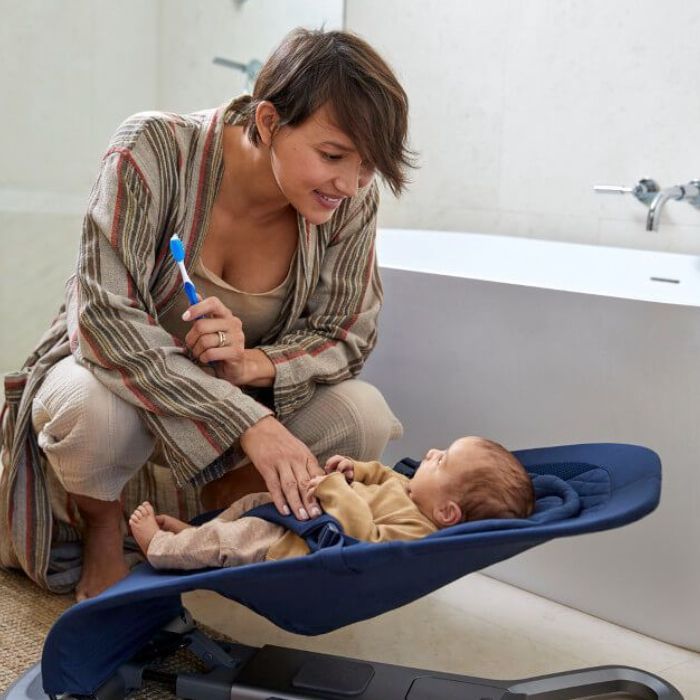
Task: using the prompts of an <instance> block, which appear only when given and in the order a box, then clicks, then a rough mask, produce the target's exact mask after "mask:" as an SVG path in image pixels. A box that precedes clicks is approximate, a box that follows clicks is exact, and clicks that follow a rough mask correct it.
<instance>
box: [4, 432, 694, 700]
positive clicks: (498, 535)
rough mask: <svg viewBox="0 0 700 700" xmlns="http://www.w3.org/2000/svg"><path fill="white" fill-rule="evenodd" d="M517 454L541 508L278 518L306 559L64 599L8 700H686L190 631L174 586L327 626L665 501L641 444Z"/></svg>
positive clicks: (579, 681) (601, 670) (621, 686)
mask: <svg viewBox="0 0 700 700" xmlns="http://www.w3.org/2000/svg"><path fill="white" fill-rule="evenodd" d="M515 454H516V455H517V457H518V458H519V459H520V461H521V462H522V463H523V465H524V466H525V468H526V469H527V470H528V472H529V473H530V474H531V476H532V479H533V484H534V487H535V495H536V509H535V512H534V514H533V515H532V516H531V517H530V518H528V519H527V520H485V521H478V522H472V523H463V524H460V525H456V526H453V527H450V528H447V529H445V530H441V531H439V532H436V533H434V534H432V535H430V536H428V537H426V538H424V539H422V540H417V541H412V542H390V543H382V544H369V543H363V542H358V541H356V540H352V539H351V538H348V537H347V536H345V535H344V534H343V533H342V531H341V530H340V528H339V527H338V524H337V523H336V522H335V521H334V520H333V519H332V518H329V517H328V516H323V517H322V518H319V519H317V520H315V521H313V522H311V523H298V522H297V521H295V520H293V519H292V518H289V522H288V523H287V519H284V520H283V521H284V522H285V524H288V525H289V526H290V527H293V529H296V531H297V532H298V533H299V534H301V535H302V536H304V537H305V538H306V539H307V542H309V546H310V549H311V551H312V553H311V554H309V555H308V556H305V557H299V558H295V559H286V560H281V561H275V562H263V563H257V564H250V565H246V566H242V567H239V568H230V569H207V570H202V571H196V572H156V571H154V570H153V569H152V568H151V567H150V566H149V565H148V564H142V565H140V566H139V567H137V568H136V569H135V570H134V571H133V572H132V573H131V574H130V575H129V576H128V577H127V578H125V579H123V580H122V581H120V582H119V583H117V584H116V585H115V586H113V587H111V588H110V589H108V590H107V591H105V592H104V593H103V594H102V595H100V596H98V597H96V598H93V599H89V600H87V601H84V602H82V603H80V604H78V605H75V606H74V607H72V608H70V609H69V610H67V611H66V612H65V613H64V614H63V615H62V616H61V617H60V618H59V619H58V621H57V622H56V623H55V624H54V626H53V627H52V629H51V631H50V632H49V634H48V636H47V638H46V642H45V645H44V650H43V656H42V661H41V664H37V665H36V666H35V667H33V668H32V669H30V670H29V671H28V672H27V673H26V674H25V675H24V676H22V678H20V679H19V680H18V681H17V682H16V683H15V684H14V685H13V686H12V688H10V690H9V691H8V692H7V694H6V697H7V698H9V700H20V699H24V698H36V699H38V698H45V697H46V695H49V696H51V697H52V698H54V697H59V696H64V697H65V696H88V697H92V698H97V699H98V700H113V699H114V700H117V699H119V698H124V697H126V696H127V695H129V694H130V693H131V692H133V691H135V690H138V689H140V688H143V687H144V685H145V684H147V683H150V682H156V683H160V684H165V685H166V686H167V687H169V688H170V689H171V691H172V692H174V693H175V695H177V696H178V697H180V698H192V699H195V698H197V699H198V698H202V699H206V700H254V699H256V700H258V699H263V698H265V699H268V700H302V699H304V700H311V699H313V698H325V699H329V700H341V699H347V698H354V699H357V700H370V699H371V700H394V699H399V698H402V699H405V700H433V699H435V700H437V699H440V700H566V699H571V698H582V697H599V696H602V695H607V694H610V693H629V694H631V695H632V697H635V696H636V697H640V698H645V699H648V700H654V699H656V698H659V699H661V698H663V699H665V700H666V699H667V700H682V696H681V694H680V693H679V692H678V691H677V690H676V689H675V688H674V687H673V686H672V685H670V684H669V683H667V682H666V681H664V680H663V679H661V678H659V677H658V676H654V675H652V674H650V673H646V672H644V671H641V670H639V669H634V668H629V667H617V666H602V667H597V668H588V669H581V670H574V671H569V672H565V673H556V674H552V675H547V676H540V677H536V678H526V679H520V680H489V679H485V678H476V677H469V676H462V675H456V674H449V673H438V672H433V671H429V670H423V669H414V668H405V667H400V666H394V665H390V664H384V663H370V662H366V661H358V660H351V659H347V658H342V657H337V656H330V655H327V654H320V653H312V652H304V651H297V650H293V649H284V648H280V647H275V646H264V647H262V648H254V647H249V646H245V645H242V644H225V643H221V642H215V641H214V640H211V639H209V638H208V637H206V636H205V635H204V634H203V633H202V632H201V631H199V630H197V628H196V626H195V625H194V623H193V621H192V619H191V617H190V615H189V614H188V613H187V611H186V610H185V609H184V608H183V606H182V600H181V597H180V596H181V594H182V593H183V592H186V591H191V590H194V589H210V590H213V591H216V592H217V593H220V594H221V595H223V596H226V597H227V598H232V599H234V600H237V601H239V602H240V603H243V604H244V605H247V606H248V607H250V608H251V609H253V610H254V611H256V612H258V613H259V614H261V615H264V616H265V617H267V618H268V619H269V620H271V621H272V622H274V623H275V624H276V625H278V626H280V627H282V628H283V629H286V630H289V631H291V632H296V633H298V634H305V635H315V634H322V633H324V632H329V631H331V630H334V629H337V628H339V627H342V626H344V625H348V624H350V623H353V622H357V621H359V620H364V619H367V618H370V617H373V616H375V615H379V614H381V613H383V612H386V611H387V610H391V609H392V608H394V607H397V606H400V605H404V604H406V603H409V602H411V601H413V600H416V599H417V598H419V597H421V596H424V595H426V594H427V593H430V592H431V591H433V590H435V589H437V588H439V587H440V586H444V585H445V584H447V583H449V582H451V581H454V580H455V579H458V578H460V577H461V576H464V575H466V574H468V573H471V572H473V571H478V570H479V569H482V568H484V567H486V566H489V565H491V564H494V563H496V562H498V561H501V560H503V559H507V558H509V557H512V556H515V555H516V554H519V553H520V552H524V551H525V550H527V549H529V548H530V547H534V546H536V545H538V544H541V543H544V542H547V541H549V540H551V539H554V538H556V537H564V536H568V535H580V534H584V533H587V532H596V531H600V530H605V529H608V528H614V527H619V526H621V525H625V524H627V523H631V522H633V521H635V520H637V519H639V518H642V517H644V516H645V515H647V514H648V513H650V512H651V511H652V510H653V509H654V508H655V507H656V505H657V504H658V502H659V496H660V487H661V465H660V463H659V459H658V457H657V456H656V454H654V453H653V452H651V451H650V450H648V449H646V448H643V447H637V446H632V445H619V444H592V445H590V444H589V445H573V446H565V447H551V448H542V449H531V450H523V451H520V452H516V453H515ZM417 466H418V463H417V462H414V461H413V460H410V459H405V460H402V461H401V462H399V463H398V464H397V465H396V467H395V468H396V469H397V470H399V471H401V472H403V473H405V474H406V475H407V476H409V477H410V476H412V474H413V473H414V472H415V470H416V468H417ZM268 511H269V512H268V515H269V517H270V518H279V516H277V515H276V511H274V509H272V508H268ZM256 514H259V513H256ZM341 587H342V589H343V590H344V591H345V592H346V593H345V596H344V600H343V605H338V601H337V598H336V595H335V591H337V590H338V589H339V588H341ZM290 591H293V595H289V592H290ZM183 647H187V648H188V649H189V650H190V651H192V652H194V654H196V655H197V656H198V657H199V658H200V659H201V660H202V662H203V664H204V666H205V667H206V670H205V671H204V672H202V673H189V672H188V673H175V672H172V673H170V672H165V671H163V670H162V660H163V659H164V658H165V657H167V656H168V655H170V654H172V653H173V652H175V651H176V650H178V649H180V648H183Z"/></svg>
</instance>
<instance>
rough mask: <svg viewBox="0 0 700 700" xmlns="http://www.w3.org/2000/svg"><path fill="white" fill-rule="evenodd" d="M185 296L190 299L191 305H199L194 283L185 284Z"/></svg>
mask: <svg viewBox="0 0 700 700" xmlns="http://www.w3.org/2000/svg"><path fill="white" fill-rule="evenodd" d="M184 287H185V294H187V298H188V299H189V302H190V304H191V305H192V304H199V297H198V296H197V290H196V289H195V288H194V285H193V284H192V282H185V284H184Z"/></svg>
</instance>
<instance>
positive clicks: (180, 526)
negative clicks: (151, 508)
mask: <svg viewBox="0 0 700 700" xmlns="http://www.w3.org/2000/svg"><path fill="white" fill-rule="evenodd" d="M156 522H157V523H158V525H159V526H160V529H161V530H165V531H166V532H174V533H175V534H177V533H178V532H182V531H183V530H186V529H187V528H188V527H192V526H191V525H188V524H187V523H185V522H183V521H182V520H178V519H177V518H173V516H172V515H156Z"/></svg>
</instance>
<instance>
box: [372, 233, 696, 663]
mask: <svg viewBox="0 0 700 700" xmlns="http://www.w3.org/2000/svg"><path fill="white" fill-rule="evenodd" d="M640 235H643V233H642V232H640ZM378 259H379V264H380V266H381V268H382V279H383V282H384V289H385V305H384V311H383V313H382V317H381V324H380V337H379V343H378V345H377V348H376V349H375V351H374V352H373V354H372V356H371V357H370V359H369V361H368V363H367V365H366V368H365V370H364V372H363V375H362V376H363V378H365V379H367V380H368V381H370V382H372V383H374V384H376V385H377V386H378V387H379V388H380V389H381V390H382V391H383V393H384V395H385V396H386V397H387V400H388V401H389V403H390V405H391V406H392V408H393V409H394V410H395V412H396V413H397V415H398V416H399V418H400V419H401V420H402V422H403V424H404V427H405V435H404V437H403V438H402V439H401V440H400V441H398V442H395V443H391V444H390V445H389V447H388V449H387V453H386V454H385V458H386V460H387V461H390V460H393V459H398V458H400V457H402V456H406V455H409V456H416V455H422V454H423V453H424V452H425V450H426V449H427V448H429V447H433V446H444V445H447V444H449V442H451V441H452V440H453V439H454V438H455V437H457V436H460V435H465V434H473V435H484V436H487V437H491V438H493V439H495V440H497V441H499V442H502V443H503V444H505V446H506V447H509V448H511V449H518V448H527V447H539V446H545V445H557V444H573V443H579V442H627V443H635V444H640V445H645V446H647V447H650V448H652V449H653V450H655V451H657V452H658V453H659V455H660V457H661V460H662V463H663V469H664V482H663V491H662V499H661V505H660V507H659V508H658V509H657V511H656V512H654V513H653V514H652V515H650V516H649V517H647V518H645V519H644V520H642V521H641V522H639V523H636V524H634V525H631V526H629V527H626V528H622V529H619V530H613V531H611V532H606V533H600V534H595V535H586V536H585V537H581V538H580V539H577V540H576V541H572V540H568V541H559V542H553V543H550V544H547V545H544V546H542V547H539V548H537V549H536V550H532V551H530V552H528V553H526V554H523V555H521V556H518V557H516V558H514V559H512V560H510V561H507V562H504V563H502V564H499V565H497V566H494V567H491V568H490V569H488V570H487V573H488V574H490V575H491V576H494V577H495V578H498V579H501V580H503V581H506V582H508V583H512V584H514V585H516V586H519V587H521V588H525V589H527V590H529V591H532V592H534V593H537V594H539V595H542V596H545V597H547V598H550V599H552V600H556V601H558V602H561V603H564V604H566V605H570V606H572V607H575V608H578V609H580V610H583V611H585V612H589V613H591V614H593V615H597V616H598V617H601V618H604V619H607V620H610V621H612V622H615V623H618V624H620V625H623V626H624V627H627V628H630V629H634V630H637V631H639V632H642V633H644V634H647V635H650V636H652V637H656V638H657V639H661V640H664V641H668V642H671V643H674V644H678V645H681V646H685V647H688V648H691V649H694V650H700V604H699V601H698V597H699V596H700V428H699V427H698V421H699V420H700V258H698V257H696V256H688V255H679V254H670V253H657V252H648V251H640V250H626V249H616V248H602V247H595V246H585V245H578V244H569V243H555V242H547V241H539V240H532V239H522V238H510V237H504V236H486V235H480V234H472V233H448V232H438V231H410V230H396V229H394V230H382V231H380V232H379V239H378Z"/></svg>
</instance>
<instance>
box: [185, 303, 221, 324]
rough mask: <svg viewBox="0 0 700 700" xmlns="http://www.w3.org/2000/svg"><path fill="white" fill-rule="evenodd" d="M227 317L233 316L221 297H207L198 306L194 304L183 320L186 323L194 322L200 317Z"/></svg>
mask: <svg viewBox="0 0 700 700" xmlns="http://www.w3.org/2000/svg"><path fill="white" fill-rule="evenodd" d="M226 315H231V312H230V311H229V310H228V309H227V308H226V306H224V303H223V302H222V301H221V299H219V297H207V298H206V299H203V300H202V301H200V302H199V303H198V304H192V306H190V308H189V309H187V311H185V313H184V314H182V318H183V320H184V321H192V320H193V319H195V318H199V317H200V316H212V317H215V318H216V317H218V318H222V317H224V316H226Z"/></svg>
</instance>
